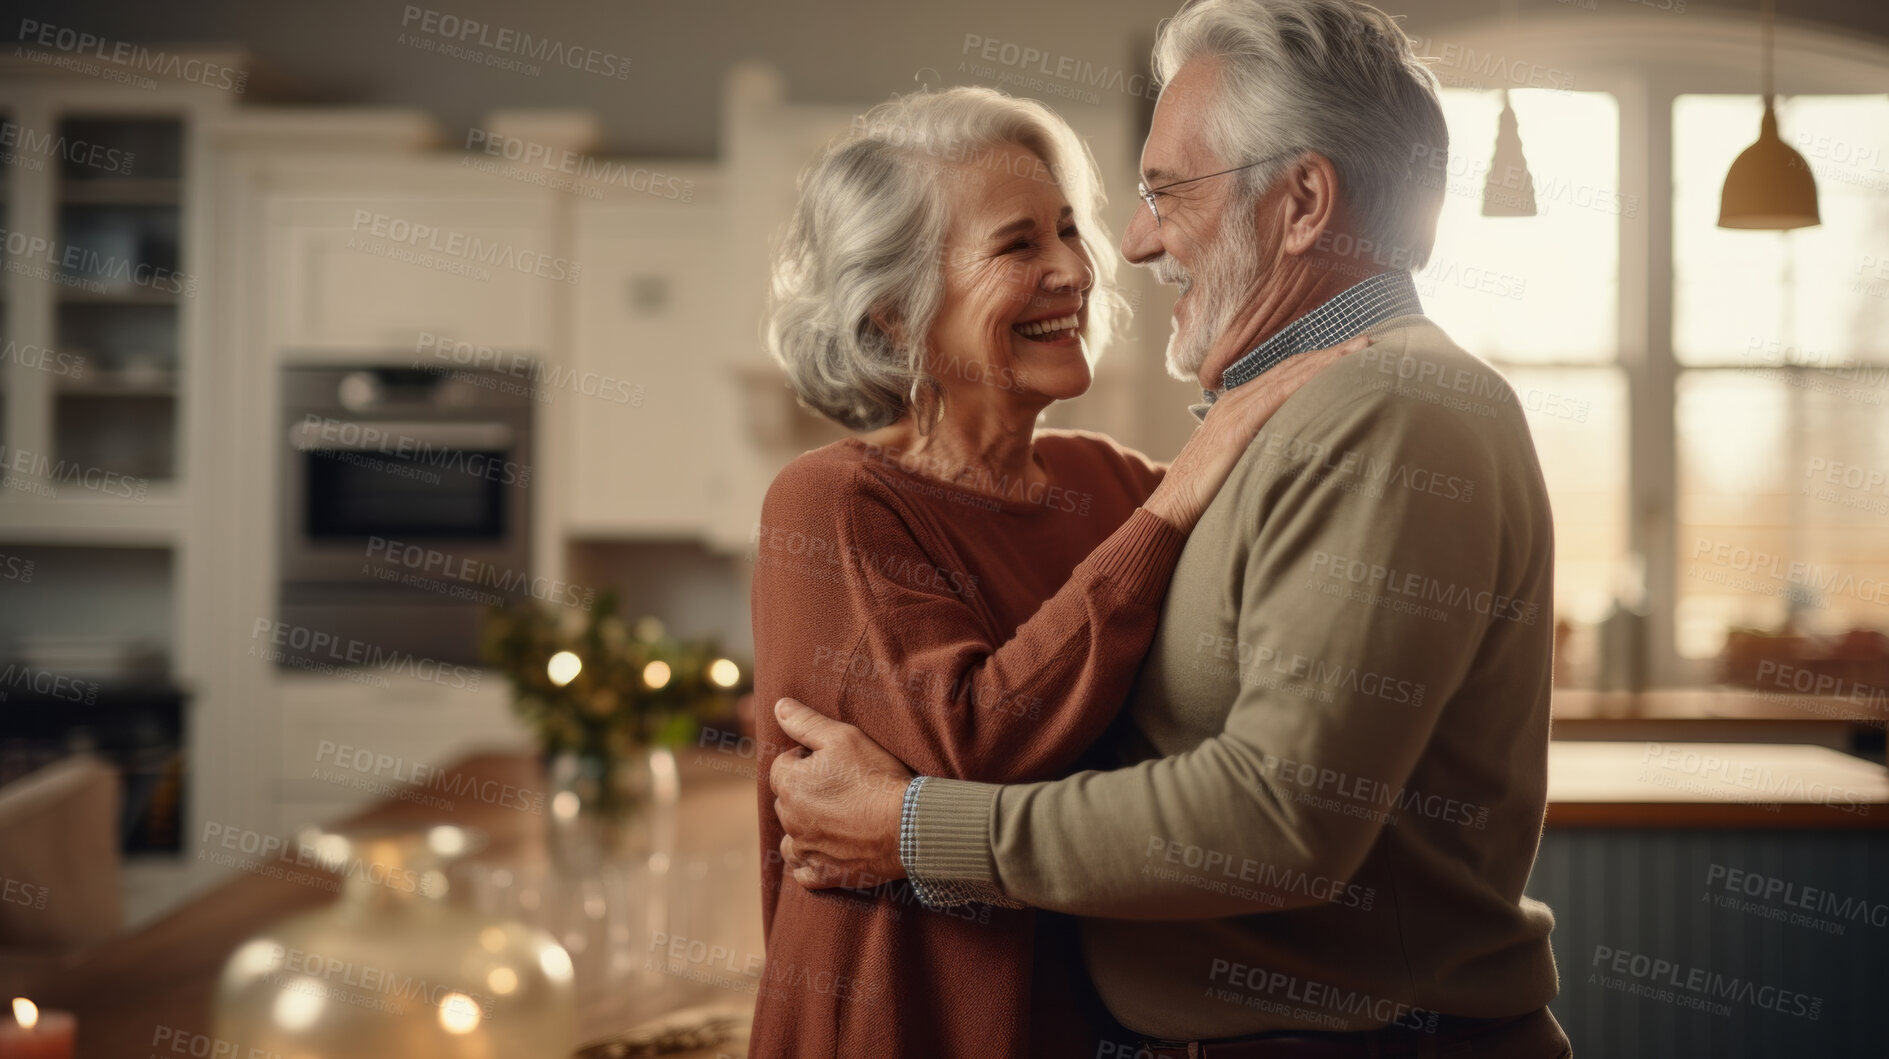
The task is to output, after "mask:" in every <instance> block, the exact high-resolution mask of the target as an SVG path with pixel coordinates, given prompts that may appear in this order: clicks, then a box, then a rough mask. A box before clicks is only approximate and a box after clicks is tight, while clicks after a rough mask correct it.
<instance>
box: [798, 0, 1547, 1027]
mask: <svg viewBox="0 0 1889 1059" xmlns="http://www.w3.org/2000/svg"><path fill="white" fill-rule="evenodd" d="M1155 62H1156V72H1157V73H1158V74H1159V75H1160V77H1161V78H1162V81H1163V83H1164V89H1163V91H1162V94H1161V98H1160V102H1159V105H1158V106H1157V107H1156V110H1155V115H1154V123H1153V126H1152V128H1151V131H1150V133H1149V136H1148V140H1147V143H1146V144H1145V145H1144V148H1143V153H1142V165H1143V172H1142V176H1143V183H1142V186H1141V188H1140V193H1141V196H1142V198H1143V200H1144V202H1145V203H1146V207H1147V208H1146V209H1142V210H1138V211H1137V213H1136V216H1135V219H1134V221H1133V222H1132V223H1131V224H1130V225H1129V227H1128V231H1127V234H1126V236H1125V238H1124V240H1123V252H1124V253H1125V254H1126V256H1127V257H1128V258H1129V259H1130V260H1131V261H1134V262H1136V263H1138V264H1143V265H1147V266H1149V267H1151V268H1153V269H1154V270H1155V273H1156V275H1157V277H1159V278H1160V279H1161V280H1162V281H1163V282H1171V283H1178V284H1179V286H1180V289H1181V296H1180V300H1179V302H1178V303H1177V304H1176V307H1175V316H1174V334H1173V337H1172V339H1171V342H1170V344H1169V347H1168V353H1167V357H1168V367H1169V369H1170V371H1172V372H1174V373H1175V374H1176V375H1178V376H1180V377H1183V378H1185V377H1190V376H1191V377H1194V378H1197V379H1198V380H1199V382H1200V385H1201V386H1202V387H1203V388H1204V390H1205V395H1206V400H1207V401H1208V402H1209V403H1211V402H1212V401H1213V400H1215V399H1216V398H1217V397H1218V396H1219V395H1220V394H1222V393H1224V392H1225V391H1226V390H1228V389H1230V388H1232V387H1236V386H1241V385H1244V384H1246V383H1248V382H1250V381H1252V380H1253V379H1254V378H1255V377H1257V376H1259V375H1260V374H1262V373H1264V372H1266V371H1268V370H1270V369H1271V368H1272V367H1274V366H1275V365H1277V364H1278V363H1280V362H1281V361H1282V360H1284V359H1285V358H1288V357H1291V356H1294V355H1295V354H1298V353H1302V352H1305V351H1309V350H1314V349H1318V348H1321V347H1323V346H1328V345H1331V344H1332V343H1335V342H1338V341H1340V340H1341V339H1344V338H1346V337H1348V336H1351V335H1354V334H1357V333H1360V332H1363V331H1369V332H1371V333H1373V334H1374V335H1375V336H1376V339H1377V341H1376V344H1375V345H1374V346H1373V347H1372V348H1371V349H1370V350H1367V351H1365V352H1364V353H1361V354H1356V355H1354V356H1352V357H1350V358H1347V359H1345V360H1343V361H1341V362H1339V364H1338V365H1336V366H1334V367H1332V368H1330V369H1328V370H1327V371H1325V372H1324V373H1323V374H1322V375H1321V376H1319V377H1318V378H1315V379H1314V380H1313V381H1312V382H1310V383H1309V384H1307V385H1306V386H1305V387H1304V389H1303V390H1301V391H1300V392H1299V393H1298V395H1297V396H1296V397H1294V398H1293V399H1291V400H1290V401H1289V402H1287V404H1286V405H1285V406H1284V407H1283V408H1282V409H1281V410H1280V411H1279V413H1278V414H1277V415H1276V416H1275V417H1274V418H1273V420H1272V421H1271V422H1270V423H1269V424H1268V426H1267V427H1266V428H1265V429H1264V430H1263V431H1261V433H1260V435H1259V437H1258V439H1257V440H1255V442H1254V443H1253V445H1252V447H1251V448H1250V449H1249V450H1248V451H1247V453H1246V455H1245V457H1244V458H1243V460H1242V461H1241V463H1240V465H1239V467H1238V468H1237V469H1236V470H1235V471H1234V472H1233V476H1232V478H1231V479H1230V480H1229V481H1228V483H1227V485H1226V487H1225V488H1224V489H1223V490H1222V491H1221V493H1220V494H1219V496H1218V497H1217V498H1216V499H1215V500H1214V502H1213V504H1212V505H1211V506H1210V507H1209V508H1208V509H1207V512H1206V515H1205V517H1203V518H1202V520H1201V521H1200V523H1199V525H1198V527H1197V528H1196V530H1195V532H1194V534H1193V536H1192V537H1191V538H1189V540H1188V542H1187V545H1186V550H1185V551H1184V553H1183V554H1182V556H1181V559H1180V563H1179V566H1178V568H1177V570H1176V573H1175V575H1174V579H1173V582H1172V585H1171V587H1170V589H1169V592H1168V595H1167V597H1166V601H1165V605H1164V609H1163V612H1162V619H1161V624H1160V628H1159V631H1158V632H1157V633H1156V636H1155V642H1154V646H1153V647H1152V649H1151V650H1150V652H1149V654H1148V656H1147V659H1146V661H1145V662H1144V664H1143V666H1142V668H1141V671H1140V673H1139V676H1138V678H1137V681H1136V684H1135V686H1134V688H1133V691H1132V694H1131V696H1130V698H1129V703H1128V706H1127V707H1126V709H1125V710H1124V713H1123V716H1122V718H1121V720H1120V721H1119V722H1118V723H1117V725H1116V726H1115V728H1114V729H1113V730H1112V732H1111V733H1110V735H1109V736H1107V737H1106V738H1105V739H1104V742H1103V744H1102V745H1101V746H1099V747H1098V748H1097V755H1096V759H1095V760H1096V761H1097V762H1098V763H1101V764H1103V765H1105V766H1106V767H1105V768H1099V769H1096V770H1092V771H1085V772H1081V773H1079V774H1077V775H1074V776H1071V777H1068V778H1066V779H1062V780H1058V781H1055V782H1046V783H1030V784H1018V785H1013V786H995V785H989V784H981V783H973V782H967V781H959V780H948V779H936V778H933V779H927V778H925V777H912V776H911V775H910V773H909V772H908V771H907V770H906V769H905V768H904V766H902V765H901V764H900V763H899V762H897V761H896V760H894V759H892V758H891V757H890V756H889V755H887V754H886V753H885V752H884V751H882V750H880V749H879V748H878V747H877V746H875V745H873V744H872V743H871V742H870V741H868V740H866V739H865V738H864V737H863V736H862V735H861V734H860V733H859V732H858V731H857V730H856V729H853V728H851V727H849V726H847V725H845V724H843V723H841V722H838V721H834V720H830V719H827V718H823V717H821V716H819V715H817V714H815V713H813V712H812V711H810V710H806V709H805V708H801V707H798V706H797V705H796V704H794V703H793V702H791V700H783V702H782V704H781V705H780V707H779V708H778V709H777V714H778V715H779V716H780V718H781V722H782V724H783V726H784V729H785V731H786V732H787V733H788V734H789V735H791V736H793V737H794V738H795V739H797V740H799V741H800V742H801V743H802V744H804V745H805V746H807V747H808V748H810V752H809V753H807V754H805V755H799V754H785V755H782V756H781V757H780V758H779V759H777V761H776V762H775V765H774V767H773V772H772V781H773V786H774V789H775V791H776V792H777V794H778V797H779V803H778V805H779V812H780V817H781V820H782V821H783V823H784V824H785V826H786V829H787V832H788V837H787V838H786V840H785V841H784V842H783V843H782V850H781V852H782V855H783V856H784V857H785V858H786V859H787V862H788V865H789V866H790V867H792V868H793V870H794V877H795V879H796V880H797V881H798V882H800V883H801V884H802V885H805V886H808V887H822V886H834V885H846V884H847V882H848V881H849V880H858V879H861V878H870V877H894V878H896V877H900V876H905V877H909V878H910V880H911V882H912V885H913V887H914V889H915V890H916V891H917V892H918V893H919V895H920V896H921V898H922V899H923V900H924V901H925V902H926V903H927V904H928V905H931V906H933V907H946V906H949V905H952V904H954V903H962V902H967V901H983V902H990V903H998V904H1023V905H1029V906H1034V907H1037V908H1044V909H1051V910H1055V911H1060V912H1065V913H1071V914H1075V915H1078V916H1082V917H1085V918H1084V919H1083V920H1082V921H1081V937H1082V951H1083V956H1084V959H1085V962H1086V964H1087V967H1088V970H1089V973H1090V975H1091V976H1092V977H1093V979H1094V982H1095V985H1096V987H1097V990H1098V991H1099V993H1100V995H1101V997H1102V999H1103V1000H1104V1001H1105V1002H1106V1004H1107V1006H1108V1008H1109V1010H1110V1012H1111V1013H1112V1014H1113V1015H1114V1017H1115V1018H1116V1019H1117V1020H1118V1021H1119V1022H1120V1023H1121V1025H1122V1027H1124V1028H1125V1033H1123V1034H1122V1037H1123V1038H1124V1039H1122V1040H1120V1041H1118V1042H1110V1043H1108V1044H1105V1045H1104V1046H1103V1049H1102V1052H1103V1054H1114V1055H1121V1056H1131V1055H1153V1056H1170V1055H1171V1056H1182V1055H1186V1056H1196V1055H1206V1056H1211V1057H1215V1059H1219V1057H1234V1056H1360V1057H1362V1056H1391V1055H1412V1056H1415V1055H1451V1056H1455V1055H1475V1056H1484V1055H1486V1056H1502V1057H1543V1059H1551V1057H1556V1056H1562V1055H1568V1054H1571V1049H1570V1048H1569V1045H1568V1042H1567V1039H1566V1037H1565V1036H1564V1035H1563V1034H1562V1032H1561V1030H1560V1028H1559V1027H1558V1026H1557V1025H1556V1024H1555V1021H1554V1019H1553V1017H1552V1016H1551V1015H1550V1014H1549V1013H1548V1011H1547V1008H1546V1006H1545V1005H1546V1004H1547V1002H1548V1001H1549V1000H1550V999H1551V998H1553V996H1554V995H1555V992H1556V987H1557V981H1556V975H1555V966H1554V959H1553V956H1552V954H1551V952H1550V949H1549V945H1548V934H1549V931H1550V930H1551V928H1552V927H1553V922H1554V920H1553V916H1552V914H1551V913H1550V912H1549V910H1548V909H1547V908H1546V907H1545V906H1544V905H1542V904H1541V903H1539V902H1537V901H1533V900H1531V899H1529V898H1527V897H1524V896H1523V894H1522V890H1523V886H1524V885H1525V883H1526V881H1527V879H1528V874H1529V869H1530V867H1531V865H1532V864H1533V862H1534V857H1535V851H1536V846H1537V843H1538V841H1539V838H1540V833H1541V825H1542V816H1543V812H1544V809H1545V801H1546V799H1545V790H1546V767H1547V750H1548V745H1547V744H1548V695H1549V670H1550V653H1551V644H1552V631H1551V628H1550V626H1551V620H1550V615H1551V614H1552V607H1551V591H1552V578H1553V553H1554V546H1553V529H1552V525H1551V521H1550V515H1549V509H1548V499H1547V494H1546V490H1545V488H1544V486H1543V483H1542V477H1541V472H1540V469H1539V466H1538V464H1537V462H1536V458H1535V452H1534V446H1533V443H1532V441H1531V439H1530V437H1529V433H1528V429H1527V425H1526V423H1525V421H1524V418H1523V414H1522V410H1521V408H1520V407H1519V405H1518V403H1517V401H1516V399H1515V396H1514V394H1513V392H1512V391H1511V390H1509V388H1508V387H1507V386H1506V384H1504V383H1503V382H1502V380H1501V378H1500V376H1498V375H1497V374H1496V373H1495V372H1494V371H1493V370H1492V369H1491V368H1490V367H1489V366H1488V365H1487V364H1485V363H1483V362H1481V361H1479V360H1477V359H1476V358H1474V357H1472V356H1471V355H1469V354H1468V353H1465V352H1464V351H1463V350H1461V349H1459V348H1458V347H1457V346H1456V345H1454V344H1453V343H1452V342H1451V341H1450V340H1449V338H1448V336H1447V335H1445V334H1444V333H1443V332H1442V331H1441V330H1440V329H1439V328H1438V327H1437V326H1436V325H1435V324H1433V323H1431V322H1430V321H1429V320H1427V319H1426V318H1424V317H1423V315H1422V314H1421V306H1420V305H1419V304H1418V301H1417V297H1416V293H1415V290H1414V288H1413V285H1412V281H1411V277H1410V272H1409V270H1410V269H1412V268H1416V267H1421V265H1422V264H1423V262H1424V261H1425V260H1426V259H1427V257H1428V255H1429V252H1430V247H1431V244H1432V242H1433V239H1434V232H1435V225H1436V216H1437V211H1438V209H1439V207H1440V204H1441V197H1442V195H1443V193H1444V192H1443V183H1442V180H1441V177H1442V170H1441V168H1440V165H1441V162H1442V160H1443V158H1444V157H1445V156H1446V144H1447V133H1446V131H1445V128H1444V123H1443V116H1442V112H1441V109H1440V107H1439V105H1438V102H1437V98H1436V91H1435V81H1434V79H1433V78H1432V77H1431V75H1430V74H1429V73H1428V71H1426V70H1425V69H1424V68H1423V67H1422V66H1421V65H1420V64H1419V63H1418V62H1417V60H1416V59H1415V58H1414V57H1413V56H1412V54H1411V51H1410V45H1409V42H1408V40H1407V39H1406V38H1405V37H1404V35H1403V34H1402V33H1401V32H1400V31H1399V30H1398V29H1397V28H1396V26H1395V24H1394V23H1393V22H1392V21H1391V20H1390V18H1389V17H1388V16H1386V15H1385V14H1383V13H1382V12H1381V11H1378V10H1377V9H1375V8H1372V7H1369V6H1366V5H1364V4H1360V3H1355V2H1352V0H1202V2H1198V3H1193V4H1189V5H1188V6H1187V7H1185V8H1184V9H1183V10H1182V11H1181V12H1180V13H1179V14H1178V15H1177V16H1176V17H1175V18H1174V19H1172V20H1170V21H1169V22H1168V23H1166V24H1165V25H1164V27H1163V29H1162V32H1161V36H1160V38H1159V41H1158V43H1157V45H1156V51H1155ZM1205 407H1206V405H1200V406H1197V407H1196V414H1202V413H1204V409H1205Z"/></svg>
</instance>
